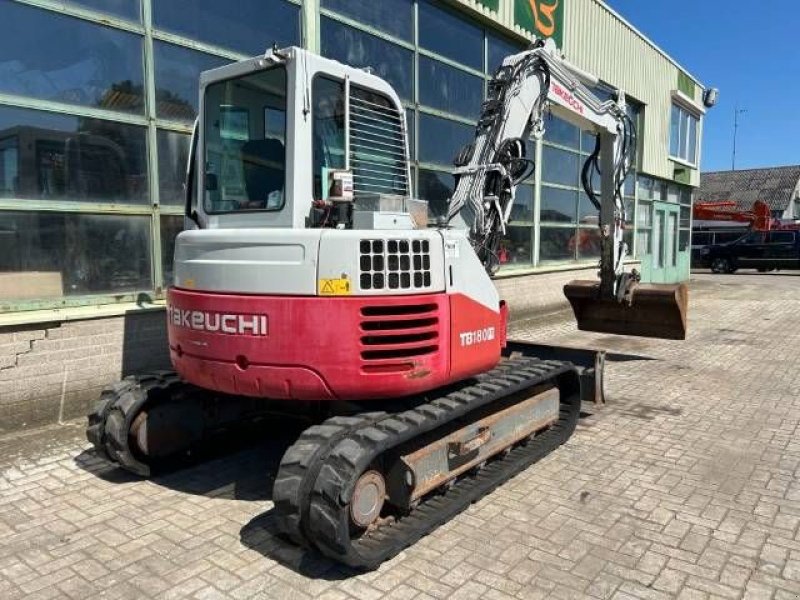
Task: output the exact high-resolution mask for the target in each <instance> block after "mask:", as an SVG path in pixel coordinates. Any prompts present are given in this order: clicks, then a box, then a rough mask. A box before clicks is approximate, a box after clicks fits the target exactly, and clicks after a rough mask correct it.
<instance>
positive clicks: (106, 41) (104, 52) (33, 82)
mask: <svg viewBox="0 0 800 600" xmlns="http://www.w3.org/2000/svg"><path fill="white" fill-rule="evenodd" d="M0 20H2V22H3V23H7V24H9V26H8V27H6V28H5V31H4V32H3V35H2V36H0V91H2V92H7V93H10V94H19V95H21V96H31V97H34V98H41V99H43V100H54V101H57V102H65V103H67V104H80V105H82V106H91V107H99V108H105V109H108V110H117V111H121V112H126V113H138V114H144V92H143V81H144V79H143V73H142V37H141V36H139V35H136V34H132V33H127V32H124V31H120V30H119V29H112V28H110V27H103V26H101V25H96V24H94V23H90V22H88V21H84V20H82V19H76V18H73V17H67V16H64V15H60V14H58V13H55V12H52V11H49V10H42V9H39V8H33V7H31V6H26V5H24V4H19V3H17V2H0ZM12 24H13V26H12Z"/></svg>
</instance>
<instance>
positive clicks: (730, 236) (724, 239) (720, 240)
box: [714, 230, 742, 244]
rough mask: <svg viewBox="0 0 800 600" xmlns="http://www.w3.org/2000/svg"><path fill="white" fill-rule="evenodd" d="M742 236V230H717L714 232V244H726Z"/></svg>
mask: <svg viewBox="0 0 800 600" xmlns="http://www.w3.org/2000/svg"><path fill="white" fill-rule="evenodd" d="M741 237H742V231H741V230H738V231H717V232H715V233H714V243H715V244H726V243H728V242H735V241H736V240H738V239H739V238H741Z"/></svg>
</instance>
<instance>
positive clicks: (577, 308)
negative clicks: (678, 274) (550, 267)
mask: <svg viewBox="0 0 800 600" xmlns="http://www.w3.org/2000/svg"><path fill="white" fill-rule="evenodd" d="M564 295H565V296H566V297H567V300H569V303H570V305H572V311H573V312H574V313H575V320H576V321H577V322H578V329H580V330H581V331H595V332H598V333H612V334H616V335H630V336H636V337H650V338H659V339H665V340H685V339H686V320H687V312H688V308H689V289H688V288H687V287H686V284H684V283H679V284H652V283H649V284H639V285H637V286H636V287H635V288H634V289H633V294H632V298H631V302H630V303H629V302H627V301H623V302H618V301H617V300H616V299H611V298H604V297H602V296H601V295H600V282H598V281H571V282H569V283H568V284H567V285H565V286H564Z"/></svg>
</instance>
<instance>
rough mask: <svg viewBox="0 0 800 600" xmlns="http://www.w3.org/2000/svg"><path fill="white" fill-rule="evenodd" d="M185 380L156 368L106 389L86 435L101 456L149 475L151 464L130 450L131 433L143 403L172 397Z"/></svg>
mask: <svg viewBox="0 0 800 600" xmlns="http://www.w3.org/2000/svg"><path fill="white" fill-rule="evenodd" d="M186 385H188V384H186V383H184V382H182V381H181V380H180V378H179V377H178V375H177V374H176V373H175V372H173V371H156V372H154V373H150V374H147V375H141V376H131V377H126V378H125V379H123V380H122V381H120V382H118V383H115V384H114V385H113V386H112V387H110V388H107V389H105V390H103V393H102V394H101V395H100V400H98V402H97V404H96V405H95V407H94V410H93V411H92V412H91V413H90V414H89V425H88V427H87V428H86V438H87V439H88V440H89V441H90V442H91V443H92V445H93V446H94V448H95V451H96V452H97V453H98V455H100V456H102V457H103V458H105V459H106V460H109V461H111V462H114V463H117V464H118V465H120V466H121V467H123V468H125V469H127V470H129V471H132V472H134V473H136V474H137V475H141V476H143V477H149V476H150V474H151V473H150V465H149V464H147V463H145V462H143V460H140V458H138V457H137V456H136V455H135V454H134V453H133V452H132V450H131V448H130V444H129V442H128V438H129V435H128V432H129V431H130V429H131V424H132V423H133V420H134V419H135V418H136V415H137V414H138V413H139V411H141V410H142V408H143V407H144V405H145V404H146V403H147V402H148V401H149V400H151V399H153V398H155V397H163V396H164V395H167V396H172V395H174V394H175V392H176V390H177V389H178V388H180V387H183V386H186Z"/></svg>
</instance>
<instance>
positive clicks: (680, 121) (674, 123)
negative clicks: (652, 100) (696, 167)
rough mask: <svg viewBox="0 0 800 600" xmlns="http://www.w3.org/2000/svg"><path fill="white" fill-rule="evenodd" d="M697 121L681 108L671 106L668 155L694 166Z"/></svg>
mask: <svg viewBox="0 0 800 600" xmlns="http://www.w3.org/2000/svg"><path fill="white" fill-rule="evenodd" d="M698 122H699V119H698V118H697V117H695V116H694V115H693V114H691V113H689V112H688V111H687V110H686V109H684V108H683V107H680V106H678V105H676V104H673V105H672V115H671V117H670V129H669V131H670V136H669V153H670V155H671V156H673V157H674V158H679V159H681V160H685V161H686V162H688V163H691V164H695V162H696V161H697V125H698Z"/></svg>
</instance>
